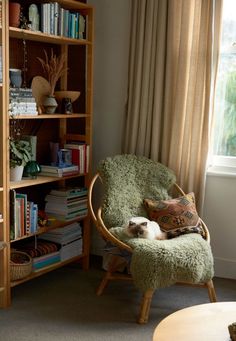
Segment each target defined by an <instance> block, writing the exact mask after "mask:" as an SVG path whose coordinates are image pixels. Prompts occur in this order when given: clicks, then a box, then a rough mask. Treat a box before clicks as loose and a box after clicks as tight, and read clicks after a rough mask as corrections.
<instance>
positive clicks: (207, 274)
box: [98, 154, 213, 291]
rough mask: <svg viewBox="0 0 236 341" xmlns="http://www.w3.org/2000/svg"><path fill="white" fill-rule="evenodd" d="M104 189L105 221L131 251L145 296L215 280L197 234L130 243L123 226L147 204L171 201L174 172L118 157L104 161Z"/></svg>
mask: <svg viewBox="0 0 236 341" xmlns="http://www.w3.org/2000/svg"><path fill="white" fill-rule="evenodd" d="M98 171H99V174H100V176H101V178H102V182H103V185H104V200H103V204H102V217H103V220H104V223H105V225H106V226H107V227H108V228H110V231H111V232H112V233H113V234H114V235H116V237H117V238H119V239H120V240H122V241H124V242H126V243H127V244H128V245H130V246H131V247H132V248H133V253H132V258H131V264H130V271H131V274H132V276H133V279H134V282H135V284H136V286H137V287H138V288H139V289H140V290H142V291H145V290H147V289H150V288H153V289H156V288H161V287H166V286H169V285H172V284H174V283H175V282H177V281H188V282H192V283H199V282H202V281H203V282H205V281H207V280H209V279H211V278H212V277H213V257H212V252H211V248H210V245H209V244H208V243H207V242H206V241H205V240H204V239H203V238H202V237H201V236H200V235H198V234H193V233H191V234H186V235H182V236H179V237H177V238H173V239H169V240H160V241H158V240H146V239H139V238H131V239H129V238H127V237H125V236H124V235H123V228H122V227H121V226H122V225H123V224H124V223H125V222H126V221H127V220H128V219H129V218H131V217H134V216H145V217H146V216H147V213H146V211H145V208H144V206H143V199H144V198H149V199H154V200H160V199H169V194H168V191H169V189H170V188H171V186H172V185H173V184H174V183H175V181H176V178H175V175H174V173H173V172H172V171H171V170H170V169H169V168H167V167H165V166H164V165H162V164H160V163H158V162H154V161H152V160H150V159H147V158H145V157H141V156H135V155H129V154H128V155H117V156H115V157H112V158H107V159H105V160H103V161H101V162H100V164H99V167H98Z"/></svg>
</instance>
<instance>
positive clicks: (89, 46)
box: [0, 0, 94, 308]
mask: <svg viewBox="0 0 236 341" xmlns="http://www.w3.org/2000/svg"><path fill="white" fill-rule="evenodd" d="M10 2H12V1H10V0H7V1H2V2H1V0H0V3H1V4H2V24H1V25H0V44H1V46H2V76H3V77H2V82H1V83H0V112H1V115H0V184H1V187H0V213H1V218H2V217H4V219H0V224H1V226H0V241H2V242H4V245H6V249H5V250H3V251H1V252H0V269H1V276H0V308H5V307H8V306H10V305H11V288H12V287H15V286H16V285H19V284H21V283H24V282H26V281H28V280H31V279H33V278H37V277H39V276H41V275H43V274H45V273H47V272H49V271H53V270H54V269H57V268H59V267H61V266H64V265H67V264H69V263H71V262H78V261H79V263H81V265H82V268H83V269H85V270H86V269H88V267H89V251H90V218H89V215H88V214H87V207H86V191H85V194H84V196H85V199H83V200H81V202H82V204H81V207H79V204H78V207H79V208H78V207H77V208H76V209H77V210H78V212H79V213H78V214H77V215H76V214H74V207H76V205H75V206H73V212H72V211H69V210H70V208H71V207H70V206H69V205H67V204H65V209H64V207H63V206H62V207H63V210H62V211H64V212H65V211H66V212H67V211H68V212H69V213H70V215H69V214H65V215H63V214H62V215H60V216H58V218H59V217H60V218H61V219H63V218H65V219H70V217H73V220H70V221H67V222H66V221H53V222H52V223H51V225H50V226H47V227H43V228H39V229H37V227H38V217H40V216H39V215H38V210H40V211H44V210H45V211H46V204H45V197H46V195H48V194H49V193H51V191H52V190H58V189H61V188H68V187H70V188H74V189H75V188H76V187H81V188H84V187H88V186H89V182H90V179H91V169H92V167H91V161H92V148H90V147H92V112H93V98H92V96H93V54H94V36H93V29H94V17H93V16H94V10H93V7H92V6H90V5H88V4H86V3H85V2H80V1H78V0H57V1H49V0H48V1H45V0H35V1H34V0H18V1H17V2H19V3H20V5H21V7H22V8H23V13H24V15H26V16H27V15H28V13H29V6H30V5H32V4H33V5H34V6H38V12H39V13H40V16H41V15H42V14H44V16H41V18H40V20H42V18H43V23H44V25H42V21H41V22H40V25H39V27H40V29H41V28H42V30H43V31H44V32H45V31H46V32H54V33H55V34H47V33H43V32H41V31H33V30H30V29H27V30H26V29H23V28H18V27H12V26H9V3H10ZM45 4H46V5H47V6H45ZM41 5H42V6H41ZM58 5H59V6H58ZM42 9H43V10H42ZM57 9H59V10H60V12H58V13H59V15H60V16H59V19H58V20H53V18H54V19H55V17H54V14H55V11H56V10H57ZM41 10H42V11H41ZM48 11H50V16H49V13H48ZM65 12H66V15H65ZM46 18H47V20H46ZM56 18H57V17H56ZM61 18H63V20H62V21H60V20H61ZM28 19H29V18H27V20H28ZM51 19H52V20H51ZM44 20H45V21H44ZM55 23H58V26H57V25H56V24H55ZM62 23H63V26H62ZM68 25H70V26H68ZM24 27H25V26H24ZM32 27H33V26H32ZM67 29H68V30H67ZM58 32H60V33H61V34H64V35H68V36H70V37H76V38H77V37H80V38H85V39H75V38H69V37H66V36H63V35H60V36H59V35H56V33H58ZM45 53H46V54H47V56H48V57H49V58H50V56H51V55H54V56H57V57H59V56H62V55H63V57H65V60H64V67H65V69H68V71H67V72H65V73H64V74H63V75H62V76H61V77H60V78H59V80H58V82H57V84H56V89H57V90H58V91H62V90H63V91H67V93H68V92H69V91H71V92H72V91H80V96H79V98H78V99H76V100H75V101H74V102H73V113H71V114H61V113H60V106H59V107H58V109H57V112H55V113H53V114H42V115H36V114H37V112H44V110H43V109H44V108H43V107H42V99H43V96H44V95H45V93H44V91H43V90H45V87H44V86H43V85H41V88H40V85H39V86H38V87H37V90H39V97H37V95H38V94H37V95H36V93H37V92H36V93H34V96H35V99H34V98H33V96H32V94H33V91H31V90H32V89H31V83H32V79H34V77H37V76H38V77H39V79H42V77H44V78H46V75H45V74H44V71H43V68H42V66H41V65H40V62H39V60H38V58H41V59H44V57H45ZM10 69H16V70H19V69H20V70H21V72H20V75H21V78H22V84H21V86H20V88H24V90H25V91H22V90H21V91H20V90H19V92H18V94H17V93H16V92H14V91H12V88H13V84H14V82H13V80H12V73H13V71H12V70H11V72H10ZM10 74H11V77H10ZM9 84H10V88H9ZM49 86H50V85H49ZM40 91H41V92H40ZM49 92H50V90H49ZM49 92H48V93H49ZM26 97H28V100H26ZM36 97H37V98H36ZM16 98H17V100H15V99H16ZM28 103H31V105H28ZM26 104H27V105H26ZM29 108H31V109H29ZM13 109H14V110H13ZM40 109H42V110H40ZM9 110H11V112H13V113H16V116H14V117H12V116H10V115H9ZM31 112H32V115H30V114H29V113H31ZM33 113H34V114H33ZM14 134H15V135H14ZM16 136H17V138H19V137H20V138H21V137H22V139H24V138H29V139H31V140H30V141H31V142H32V141H34V142H32V146H34V147H35V148H34V149H33V148H32V149H33V151H34V157H35V159H33V160H36V161H37V163H39V164H42V165H50V164H52V162H53V163H54V162H55V161H54V160H55V157H56V158H58V155H59V154H58V149H59V150H63V149H65V146H66V145H67V146H68V145H73V144H77V145H76V147H78V148H77V159H76V161H75V162H74V161H73V163H74V164H75V165H78V169H79V172H78V173H74V174H73V173H72V172H71V173H70V174H72V175H69V176H63V177H56V176H42V175H40V173H39V174H37V178H36V179H31V178H26V177H24V178H23V179H22V180H21V181H10V173H11V172H10V162H9V159H10V151H9V149H10V148H9V139H10V138H14V137H16ZM54 144H56V145H57V148H58V149H55V151H54V149H53V147H52V145H54ZM81 147H82V148H81ZM68 148H70V147H68ZM72 148H73V147H71V149H72ZM74 149H76V148H74ZM78 150H79V152H78ZM53 152H54V154H53ZM61 152H62V151H61ZM32 154H33V153H32ZM71 154H72V152H71ZM74 154H76V153H74ZM11 161H12V159H11ZM29 169H30V171H31V170H32V168H29ZM47 174H48V173H47ZM49 174H50V173H49ZM17 199H18V200H17ZM70 203H71V202H70ZM73 204H74V202H73ZM62 205H63V204H62ZM59 208H60V209H61V206H60V207H59ZM56 209H58V207H56ZM40 213H41V214H42V212H40ZM60 213H61V211H60ZM82 214H83V216H80V215H82ZM85 214H86V216H85ZM47 215H49V214H47ZM74 217H77V218H76V219H74ZM70 224H74V226H75V228H76V229H77V230H80V229H81V233H82V238H83V241H82V243H81V244H82V246H81V247H83V248H82V251H81V255H79V256H76V257H72V258H70V259H68V260H66V261H58V263H55V264H53V265H50V266H47V267H45V268H42V269H40V270H37V271H35V272H33V273H32V274H31V275H30V276H29V277H27V278H24V279H22V280H18V281H14V282H11V280H10V261H11V259H10V254H11V252H10V249H11V247H12V248H17V246H18V247H25V245H26V243H27V242H28V241H29V242H30V241H31V240H34V239H35V240H37V239H38V237H39V235H41V234H43V233H46V232H48V233H49V231H50V230H53V229H55V228H64V227H67V225H70ZM74 226H73V225H72V227H73V228H74ZM14 236H15V237H16V239H13V240H12V238H14ZM0 245H1V242H0ZM75 246H76V244H75ZM75 246H74V247H75ZM76 250H78V248H77V249H76ZM63 251H64V250H63ZM78 253H79V251H78V252H77V254H78ZM74 255H75V253H74V254H71V256H74ZM63 257H64V254H63V253H62V252H61V253H60V259H62V260H63V259H65V258H63ZM54 260H55V259H54ZM40 261H41V259H40ZM2 269H3V271H2Z"/></svg>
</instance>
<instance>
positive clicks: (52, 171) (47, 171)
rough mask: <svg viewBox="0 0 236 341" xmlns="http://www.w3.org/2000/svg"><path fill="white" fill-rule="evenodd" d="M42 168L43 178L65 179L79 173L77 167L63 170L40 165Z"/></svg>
mask: <svg viewBox="0 0 236 341" xmlns="http://www.w3.org/2000/svg"><path fill="white" fill-rule="evenodd" d="M40 167H41V172H40V175H43V176H56V177H63V176H69V175H73V174H76V173H78V172H79V167H78V166H76V165H74V166H68V167H63V168H60V167H55V166H50V165H40Z"/></svg>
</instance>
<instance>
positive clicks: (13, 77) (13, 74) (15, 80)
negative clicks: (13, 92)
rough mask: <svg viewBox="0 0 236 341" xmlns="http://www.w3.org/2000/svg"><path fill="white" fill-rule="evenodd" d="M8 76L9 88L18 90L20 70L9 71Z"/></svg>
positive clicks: (20, 81) (20, 82) (20, 76)
mask: <svg viewBox="0 0 236 341" xmlns="http://www.w3.org/2000/svg"><path fill="white" fill-rule="evenodd" d="M9 76H10V81H11V86H12V87H13V88H20V87H21V84H22V71H21V70H20V69H9Z"/></svg>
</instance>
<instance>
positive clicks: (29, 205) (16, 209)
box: [10, 189, 38, 240]
mask: <svg viewBox="0 0 236 341" xmlns="http://www.w3.org/2000/svg"><path fill="white" fill-rule="evenodd" d="M10 208H11V216H10V235H11V240H14V239H17V238H20V237H23V236H25V235H29V234H32V233H35V232H36V231H37V229H38V205H37V204H36V203H34V202H33V201H29V200H28V199H27V194H24V193H17V192H16V191H15V190H14V189H12V190H11V191H10Z"/></svg>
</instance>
